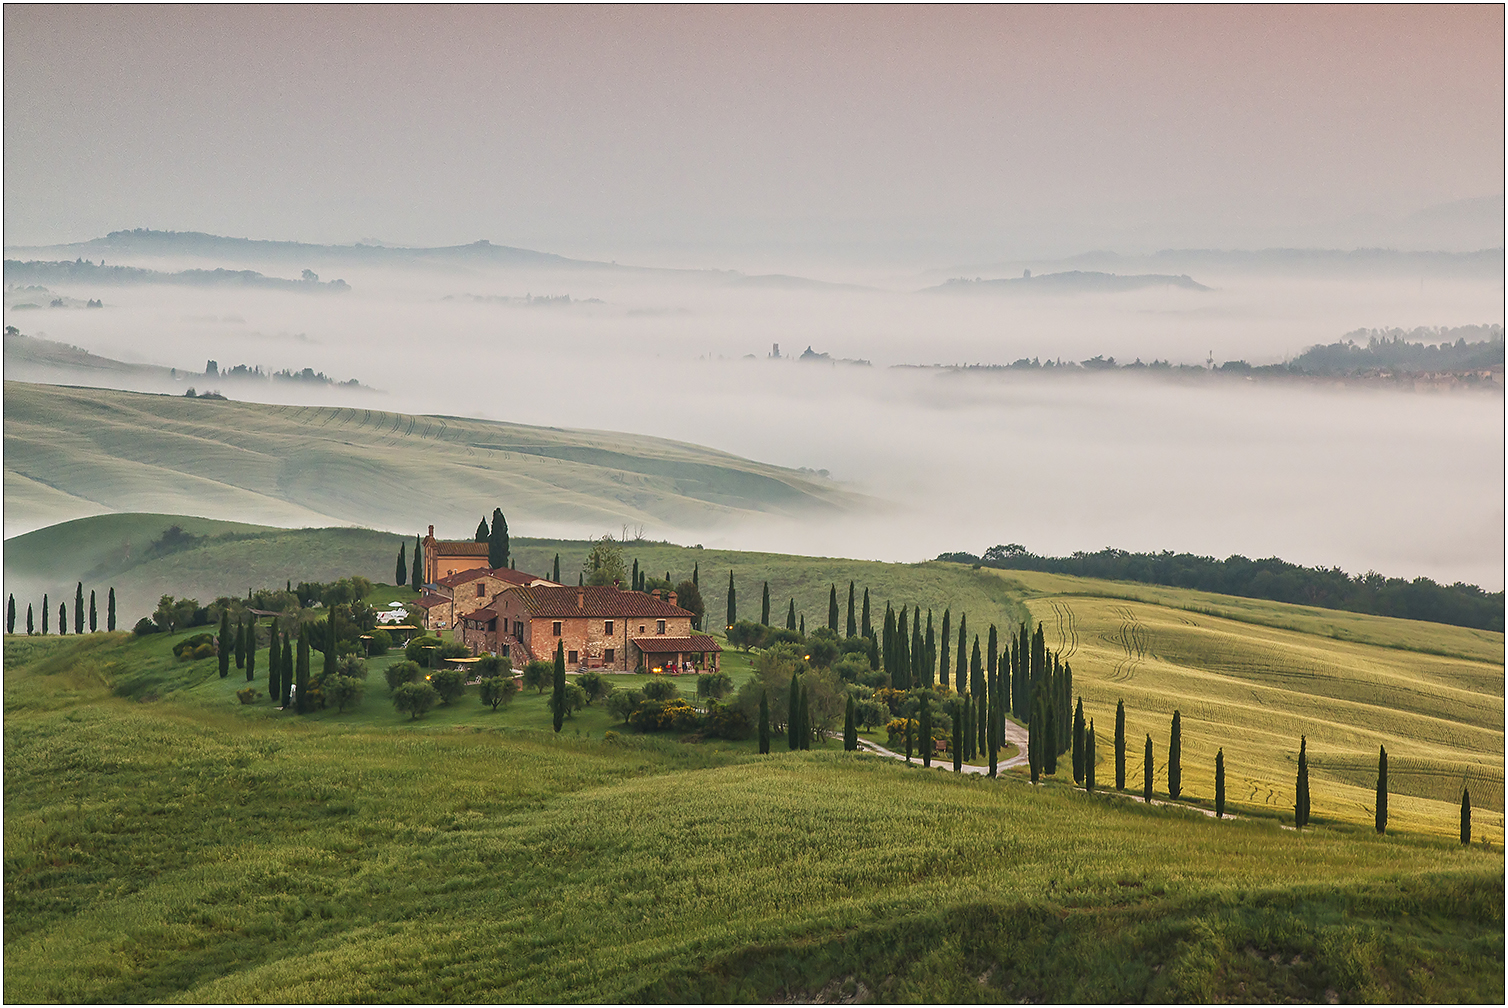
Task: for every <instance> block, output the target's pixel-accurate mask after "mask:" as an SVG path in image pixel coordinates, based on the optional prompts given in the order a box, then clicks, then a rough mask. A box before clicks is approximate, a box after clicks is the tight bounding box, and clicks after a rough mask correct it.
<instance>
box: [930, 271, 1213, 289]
mask: <svg viewBox="0 0 1508 1008" xmlns="http://www.w3.org/2000/svg"><path fill="white" fill-rule="evenodd" d="M1148 287H1179V288H1182V289H1184V290H1191V291H1207V290H1210V289H1211V288H1209V287H1206V286H1205V285H1204V284H1202V283H1198V282H1196V281H1195V280H1193V279H1192V278H1190V277H1188V276H1182V275H1180V276H1171V275H1168V274H1164V273H1142V274H1137V275H1133V276H1124V275H1120V274H1116V273H1096V272H1085V271H1082V270H1069V271H1068V272H1065V273H1043V274H1041V275H1038V276H1033V275H1031V271H1030V270H1028V271H1026V274H1025V275H1023V276H1019V277H1012V278H1010V279H1004V280H978V279H976V280H969V279H966V278H963V277H957V278H954V279H952V280H949V281H948V282H947V283H944V284H941V285H940V286H937V287H929V288H927V290H928V291H942V292H944V293H948V294H958V293H969V294H973V293H980V292H989V293H997V294H1117V293H1121V292H1123V291H1134V290H1143V289H1145V288H1148Z"/></svg>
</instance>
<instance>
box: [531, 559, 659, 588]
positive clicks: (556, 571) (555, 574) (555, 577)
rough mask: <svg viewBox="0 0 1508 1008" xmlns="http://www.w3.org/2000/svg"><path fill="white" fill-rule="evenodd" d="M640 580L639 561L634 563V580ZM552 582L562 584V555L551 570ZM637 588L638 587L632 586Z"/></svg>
mask: <svg viewBox="0 0 1508 1008" xmlns="http://www.w3.org/2000/svg"><path fill="white" fill-rule="evenodd" d="M638 579H639V561H637V560H635V561H634V580H635V581H637V580H638ZM550 580H551V581H554V582H555V583H556V584H560V554H559V553H556V554H555V566H554V567H553V568H551V569H550ZM632 587H637V586H632Z"/></svg>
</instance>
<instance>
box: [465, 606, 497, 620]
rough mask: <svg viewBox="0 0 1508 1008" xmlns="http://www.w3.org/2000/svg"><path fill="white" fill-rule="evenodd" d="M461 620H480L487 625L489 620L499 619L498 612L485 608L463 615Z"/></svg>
mask: <svg viewBox="0 0 1508 1008" xmlns="http://www.w3.org/2000/svg"><path fill="white" fill-rule="evenodd" d="M461 619H469V620H480V621H482V622H483V623H486V622H487V621H489V620H495V619H497V611H496V610H494V609H489V608H487V607H486V606H483V607H482V608H480V609H473V610H471V612H469V613H466V614H465V615H463V616H462V617H461Z"/></svg>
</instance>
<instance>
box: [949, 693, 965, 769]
mask: <svg viewBox="0 0 1508 1008" xmlns="http://www.w3.org/2000/svg"><path fill="white" fill-rule="evenodd" d="M952 706H953V743H952V745H951V747H950V748H952V750H953V772H954V773H962V772H963V708H962V707H961V706H959V704H958V703H957V702H956V701H955V702H954V703H953V705H952Z"/></svg>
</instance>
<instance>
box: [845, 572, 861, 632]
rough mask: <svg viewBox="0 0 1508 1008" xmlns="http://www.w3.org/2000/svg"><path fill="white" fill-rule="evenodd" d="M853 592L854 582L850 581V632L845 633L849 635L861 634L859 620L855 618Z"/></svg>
mask: <svg viewBox="0 0 1508 1008" xmlns="http://www.w3.org/2000/svg"><path fill="white" fill-rule="evenodd" d="M853 593H854V583H853V582H852V581H850V582H848V633H847V634H845V636H847V637H857V636H859V621H858V620H857V619H856V618H855V616H854V609H853V602H854V596H853Z"/></svg>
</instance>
